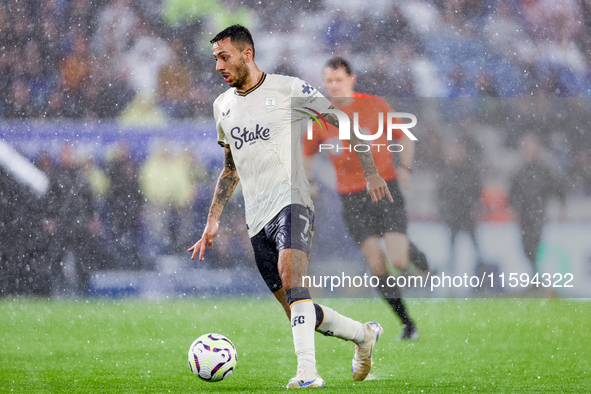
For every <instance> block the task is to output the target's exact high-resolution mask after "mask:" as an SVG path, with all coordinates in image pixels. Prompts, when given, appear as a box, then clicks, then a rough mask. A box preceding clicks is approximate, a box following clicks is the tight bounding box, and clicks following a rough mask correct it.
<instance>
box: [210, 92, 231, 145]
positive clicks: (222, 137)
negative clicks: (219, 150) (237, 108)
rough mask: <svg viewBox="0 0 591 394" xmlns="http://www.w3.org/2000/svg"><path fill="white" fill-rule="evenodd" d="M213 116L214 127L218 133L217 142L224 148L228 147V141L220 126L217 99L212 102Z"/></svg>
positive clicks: (220, 119) (220, 118)
mask: <svg viewBox="0 0 591 394" xmlns="http://www.w3.org/2000/svg"><path fill="white" fill-rule="evenodd" d="M228 111H229V110H228ZM213 117H214V119H215V128H216V131H217V133H218V144H219V145H220V146H222V147H224V148H229V147H230V143H229V142H228V138H227V137H226V133H224V129H223V128H222V116H221V114H220V110H219V106H218V105H217V100H216V101H215V102H214V103H213Z"/></svg>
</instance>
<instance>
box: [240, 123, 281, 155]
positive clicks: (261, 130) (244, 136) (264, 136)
mask: <svg viewBox="0 0 591 394" xmlns="http://www.w3.org/2000/svg"><path fill="white" fill-rule="evenodd" d="M230 135H231V136H232V138H234V139H235V140H236V141H235V142H234V147H235V148H236V149H241V148H242V147H243V146H244V144H249V145H252V144H254V143H255V142H257V141H258V140H263V141H267V140H268V139H269V138H271V130H269V128H268V127H267V128H265V127H263V126H259V124H258V123H257V125H256V127H255V131H250V130H248V129H247V128H246V127H243V128H242V129H241V128H240V127H234V128H232V130H230Z"/></svg>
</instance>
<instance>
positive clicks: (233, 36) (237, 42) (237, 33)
mask: <svg viewBox="0 0 591 394" xmlns="http://www.w3.org/2000/svg"><path fill="white" fill-rule="evenodd" d="M228 37H229V38H230V40H231V41H232V44H233V45H234V46H235V47H236V48H237V49H238V50H239V51H240V52H242V51H243V50H244V49H246V48H249V47H250V48H252V57H253V58H254V41H253V40H252V35H251V34H250V31H249V30H248V29H247V28H246V27H244V26H242V25H232V26H228V27H226V28H225V29H224V30H222V31H221V32H219V33H218V34H217V35H216V36H215V37H214V38H212V39H211V40H210V41H209V43H210V44H213V43H216V42H218V41H221V40H224V39H226V38H228Z"/></svg>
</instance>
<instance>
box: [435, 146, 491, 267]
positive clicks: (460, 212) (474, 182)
mask: <svg viewBox="0 0 591 394" xmlns="http://www.w3.org/2000/svg"><path fill="white" fill-rule="evenodd" d="M445 162H446V164H447V165H446V166H445V167H444V169H443V172H442V173H441V175H440V176H439V183H438V187H437V201H438V204H439V215H440V217H441V220H442V221H443V223H445V225H446V226H447V227H448V228H449V231H450V237H451V253H450V261H451V264H452V267H453V264H454V260H455V248H456V238H457V235H458V233H459V232H460V231H462V230H463V231H466V232H467V233H468V235H469V236H470V239H471V240H472V243H473V245H474V249H475V251H476V256H477V263H478V264H481V263H482V255H481V253H480V247H479V245H478V240H477V238H476V231H475V229H476V224H475V220H474V214H475V209H476V208H477V206H478V204H479V201H480V192H481V191H482V180H481V177H480V174H479V172H478V170H477V169H476V168H474V166H473V165H472V164H471V161H470V160H468V152H467V148H466V146H465V145H464V144H463V143H461V142H458V143H454V144H449V145H447V146H446V147H445Z"/></svg>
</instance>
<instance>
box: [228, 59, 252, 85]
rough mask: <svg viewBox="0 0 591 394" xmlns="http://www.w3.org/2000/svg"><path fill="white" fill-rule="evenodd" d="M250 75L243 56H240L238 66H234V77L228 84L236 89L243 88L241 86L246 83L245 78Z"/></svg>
mask: <svg viewBox="0 0 591 394" xmlns="http://www.w3.org/2000/svg"><path fill="white" fill-rule="evenodd" d="M249 76H250V71H249V70H248V66H247V65H246V62H245V61H244V57H243V56H240V63H238V67H236V77H235V78H234V81H232V82H230V84H229V85H230V86H231V87H233V88H236V89H238V90H243V89H242V87H243V86H244V85H245V84H246V80H247V79H248V77H249Z"/></svg>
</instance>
